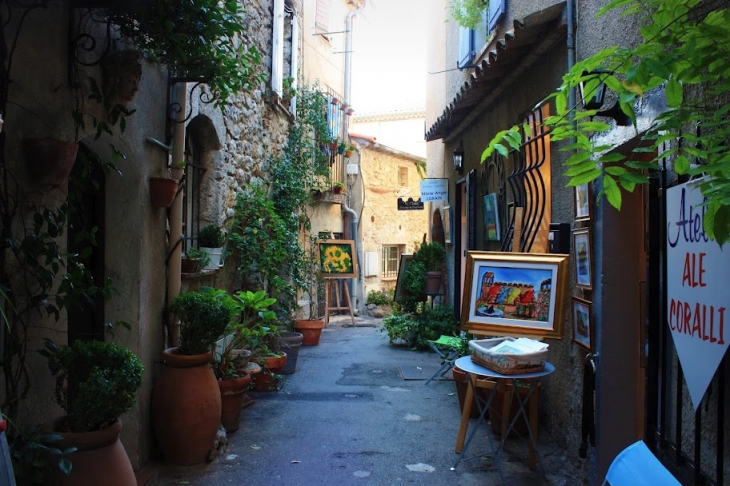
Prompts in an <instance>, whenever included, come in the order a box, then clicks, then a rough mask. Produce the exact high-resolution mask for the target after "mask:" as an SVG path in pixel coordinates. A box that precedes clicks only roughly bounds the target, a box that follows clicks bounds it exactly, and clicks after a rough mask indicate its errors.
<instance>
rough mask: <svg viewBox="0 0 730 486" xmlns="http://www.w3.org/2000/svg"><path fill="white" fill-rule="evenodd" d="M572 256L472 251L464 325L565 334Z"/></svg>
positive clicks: (495, 331) (493, 331)
mask: <svg viewBox="0 0 730 486" xmlns="http://www.w3.org/2000/svg"><path fill="white" fill-rule="evenodd" d="M569 259H570V256H569V255H561V254H542V253H502V252H488V251H484V252H479V251H470V252H468V253H467V258H466V274H465V280H464V300H463V303H462V315H461V327H462V329H464V330H467V331H472V332H477V333H481V334H488V335H496V336H514V335H523V336H536V337H543V338H551V339H562V337H563V317H564V315H563V314H564V312H565V299H566V295H567V292H568V267H569V265H568V262H569Z"/></svg>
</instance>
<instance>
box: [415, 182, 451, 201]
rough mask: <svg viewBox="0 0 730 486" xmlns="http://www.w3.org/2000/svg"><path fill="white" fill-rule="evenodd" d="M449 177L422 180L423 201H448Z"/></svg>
mask: <svg viewBox="0 0 730 486" xmlns="http://www.w3.org/2000/svg"><path fill="white" fill-rule="evenodd" d="M448 200H449V180H448V179H424V180H422V181H421V201H422V202H431V201H448Z"/></svg>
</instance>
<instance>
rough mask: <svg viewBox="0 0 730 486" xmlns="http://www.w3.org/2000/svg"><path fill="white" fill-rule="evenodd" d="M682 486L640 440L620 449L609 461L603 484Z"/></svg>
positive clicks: (614, 485)
mask: <svg viewBox="0 0 730 486" xmlns="http://www.w3.org/2000/svg"><path fill="white" fill-rule="evenodd" d="M606 484H610V485H611V486H682V485H681V484H680V482H679V481H677V479H676V478H675V477H674V476H672V474H671V473H670V472H669V471H667V468H665V467H664V465H663V464H662V463H661V462H660V461H659V459H657V458H656V456H655V455H654V453H652V452H651V451H650V450H649V448H648V447H647V446H646V444H644V441H642V440H640V441H638V442H635V443H633V444H631V445H630V446H628V447H627V448H626V449H624V450H622V451H621V452H620V453H619V454H618V455H617V456H616V458H615V459H614V460H613V462H612V463H611V466H610V467H609V468H608V472H607V473H606V479H605V480H604V481H603V485H604V486H605V485H606Z"/></svg>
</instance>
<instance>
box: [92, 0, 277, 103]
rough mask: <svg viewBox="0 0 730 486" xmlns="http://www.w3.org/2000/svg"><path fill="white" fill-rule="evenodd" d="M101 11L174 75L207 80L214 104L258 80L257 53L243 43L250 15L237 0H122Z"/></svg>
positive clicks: (259, 57)
mask: <svg viewBox="0 0 730 486" xmlns="http://www.w3.org/2000/svg"><path fill="white" fill-rule="evenodd" d="M105 12H106V15H107V18H108V20H109V21H110V22H111V23H112V24H114V25H116V26H117V28H118V30H119V33H120V34H121V36H122V37H123V38H127V39H129V40H131V41H132V42H134V43H135V44H136V45H137V47H139V49H140V50H141V51H142V52H144V53H145V54H146V55H147V56H148V57H149V58H151V59H152V60H153V61H156V62H159V63H160V64H164V65H166V66H167V67H168V68H169V69H170V71H171V72H172V73H173V76H174V77H176V78H180V79H185V80H190V81H202V82H205V83H207V84H208V86H209V88H210V91H211V94H212V95H213V97H214V99H215V103H216V104H218V105H223V104H225V103H226V100H227V99H228V98H229V97H230V96H231V95H234V94H236V93H239V92H241V91H245V90H247V89H250V88H251V87H252V86H253V85H255V84H256V83H257V82H259V81H260V80H261V79H262V76H263V74H262V73H260V72H259V70H258V66H259V64H260V63H261V53H260V52H258V50H257V49H256V48H255V47H254V46H250V47H246V46H245V45H244V43H243V42H242V34H243V32H244V28H245V26H246V25H247V24H248V19H247V18H246V16H245V15H244V10H243V8H242V7H241V4H240V3H239V2H231V1H226V2H219V1H218V0H195V1H189V0H188V1H185V0H172V1H168V0H157V1H155V2H125V3H122V2H120V3H119V4H116V6H115V7H113V8H109V9H106V10H105Z"/></svg>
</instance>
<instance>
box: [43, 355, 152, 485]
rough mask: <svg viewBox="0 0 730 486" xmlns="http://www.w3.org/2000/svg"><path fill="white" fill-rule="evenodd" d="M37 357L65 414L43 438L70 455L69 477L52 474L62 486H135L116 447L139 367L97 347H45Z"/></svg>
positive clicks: (132, 402)
mask: <svg viewBox="0 0 730 486" xmlns="http://www.w3.org/2000/svg"><path fill="white" fill-rule="evenodd" d="M41 354H43V355H44V356H46V357H47V358H48V367H49V369H50V370H51V374H52V375H53V377H54V378H55V380H56V385H55V394H54V397H55V399H56V402H57V403H58V405H60V406H61V407H62V408H63V409H64V410H65V412H66V415H65V416H64V417H61V418H59V419H58V420H56V421H55V422H53V423H52V424H48V425H46V432H47V433H52V434H59V435H60V436H61V440H59V441H58V442H56V443H54V447H55V448H58V449H61V450H63V449H71V448H76V451H75V452H73V453H72V454H70V455H69V458H70V460H71V464H72V466H71V471H70V473H69V474H68V475H67V474H64V473H63V472H61V471H54V474H55V481H56V482H55V483H54V484H61V485H81V486H86V485H89V486H90V485H95V484H105V483H107V479H108V478H109V477H113V478H115V483H114V484H120V485H121V484H128V485H130V486H132V485H135V484H137V483H136V479H135V475H134V470H133V469H132V465H131V463H130V461H129V458H128V457H127V453H126V452H125V450H124V446H123V445H122V443H121V442H120V441H119V433H120V431H121V428H122V424H121V420H120V418H119V417H120V416H121V415H122V414H124V413H126V412H127V411H129V410H130V409H131V408H132V407H133V406H134V405H135V403H136V402H137V390H139V387H140V386H141V385H142V374H143V373H144V366H142V363H141V361H140V360H139V358H137V356H135V355H134V353H132V352H131V351H129V350H128V349H125V348H123V347H122V346H119V345H117V344H114V343H109V342H101V341H75V342H74V343H73V344H71V345H70V346H61V347H57V346H56V345H55V344H54V343H53V342H51V341H46V347H45V349H44V350H42V352H41Z"/></svg>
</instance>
